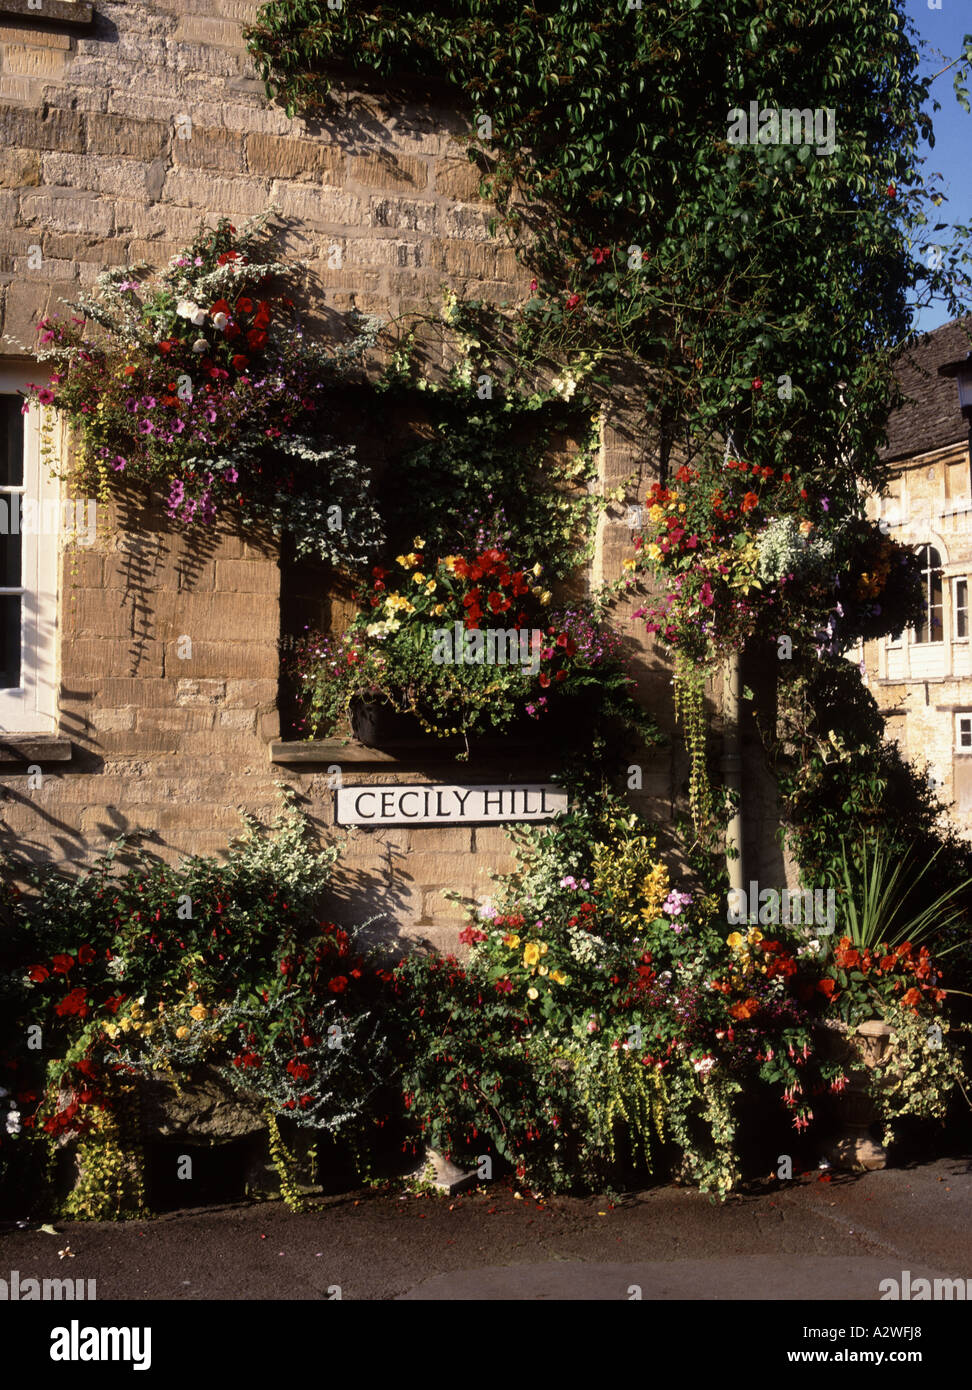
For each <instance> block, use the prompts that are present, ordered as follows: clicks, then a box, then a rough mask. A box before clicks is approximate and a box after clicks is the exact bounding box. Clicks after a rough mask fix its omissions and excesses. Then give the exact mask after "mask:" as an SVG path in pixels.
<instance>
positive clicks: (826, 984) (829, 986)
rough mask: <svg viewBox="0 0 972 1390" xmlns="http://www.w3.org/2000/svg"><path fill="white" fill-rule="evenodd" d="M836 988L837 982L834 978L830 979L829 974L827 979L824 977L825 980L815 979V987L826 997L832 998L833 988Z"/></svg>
mask: <svg viewBox="0 0 972 1390" xmlns="http://www.w3.org/2000/svg"><path fill="white" fill-rule="evenodd" d="M836 988H837V982H836V980H832V979H830V977H829V976H828V977H827V979H825V980H818V981H817V989H818V990H819V991H820V993H821V994H825V995H826V996H827V998H828V999H833V997H834V990H835V989H836Z"/></svg>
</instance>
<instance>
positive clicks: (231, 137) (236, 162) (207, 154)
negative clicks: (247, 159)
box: [172, 124, 243, 174]
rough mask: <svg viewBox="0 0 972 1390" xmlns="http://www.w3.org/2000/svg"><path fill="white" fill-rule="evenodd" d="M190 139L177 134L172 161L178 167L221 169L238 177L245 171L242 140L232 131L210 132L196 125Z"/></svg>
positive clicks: (192, 127)
mask: <svg viewBox="0 0 972 1390" xmlns="http://www.w3.org/2000/svg"><path fill="white" fill-rule="evenodd" d="M187 129H189V130H190V131H191V134H190V135H189V138H188V139H181V138H180V137H179V135H178V132H177V134H176V138H175V139H174V140H173V141H172V158H173V161H174V163H176V164H185V165H188V166H189V167H190V168H196V169H221V170H223V171H224V172H226V173H232V174H238V173H240V172H242V169H243V137H242V135H237V134H235V133H234V132H233V131H230V130H208V129H206V128H204V127H203V126H198V125H195V124H193V125H192V126H190V127H187Z"/></svg>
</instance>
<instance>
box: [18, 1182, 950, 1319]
mask: <svg viewBox="0 0 972 1390" xmlns="http://www.w3.org/2000/svg"><path fill="white" fill-rule="evenodd" d="M56 1229H57V1231H58V1234H57V1235H53V1236H52V1235H47V1234H44V1233H42V1232H40V1231H37V1230H19V1229H16V1228H12V1227H10V1226H9V1225H8V1226H7V1227H5V1228H4V1229H3V1231H2V1232H0V1277H4V1278H7V1277H9V1271H11V1270H14V1269H16V1270H18V1271H19V1274H20V1279H21V1280H24V1279H26V1278H28V1277H30V1276H34V1277H37V1278H44V1277H48V1278H64V1277H66V1276H67V1275H69V1274H70V1276H72V1277H74V1278H85V1279H91V1278H95V1279H96V1280H97V1292H98V1298H99V1299H109V1298H124V1299H133V1298H134V1299H142V1298H148V1299H166V1300H204V1299H286V1300H307V1299H322V1298H328V1297H329V1296H331V1297H333V1296H335V1289H336V1288H339V1289H340V1297H341V1298H343V1299H358V1300H368V1299H408V1300H456V1299H463V1300H469V1299H472V1300H489V1299H509V1298H513V1299H519V1300H543V1299H583V1300H602V1299H610V1300H618V1299H622V1300H624V1299H630V1298H632V1297H633V1296H636V1294H635V1292H634V1290H633V1289H632V1286H637V1289H638V1290H640V1295H641V1297H642V1298H643V1299H684V1298H691V1299H701V1300H706V1299H708V1300H712V1299H715V1300H722V1299H757V1300H763V1299H796V1298H799V1299H810V1300H826V1299H834V1298H837V1299H857V1300H864V1301H867V1300H878V1299H879V1284H880V1282H881V1280H882V1279H886V1278H888V1277H893V1278H896V1279H900V1278H901V1276H902V1273H903V1271H904V1270H909V1271H910V1273H911V1276H912V1278H913V1279H914V1278H918V1277H925V1278H935V1277H938V1278H956V1277H961V1278H963V1279H965V1278H969V1279H972V1157H962V1158H947V1159H940V1160H938V1161H936V1162H934V1163H929V1164H924V1165H921V1166H920V1167H914V1168H910V1169H897V1170H890V1171H887V1172H882V1173H869V1174H865V1175H862V1176H860V1177H850V1176H848V1175H843V1174H841V1175H834V1176H833V1178H832V1180H831V1181H829V1182H825V1181H821V1180H820V1179H819V1177H818V1175H817V1174H816V1173H813V1174H809V1175H805V1176H803V1177H800V1178H797V1179H795V1180H794V1181H792V1182H790V1183H786V1184H775V1183H774V1184H772V1185H770V1184H767V1185H766V1187H765V1188H764V1189H763V1190H761V1191H759V1192H756V1193H753V1194H752V1195H746V1196H742V1197H737V1198H733V1199H731V1200H730V1201H729V1202H727V1203H725V1204H724V1205H719V1204H716V1203H713V1202H711V1201H709V1200H708V1199H707V1198H705V1197H701V1196H700V1195H699V1194H698V1193H695V1192H691V1191H688V1190H685V1189H680V1188H677V1187H665V1188H658V1189H656V1190H653V1191H650V1192H644V1193H639V1194H636V1195H634V1196H630V1197H626V1198H625V1199H623V1200H621V1201H618V1202H617V1203H616V1204H614V1205H612V1204H611V1203H610V1202H609V1201H607V1200H605V1199H598V1198H590V1199H587V1198H580V1199H576V1198H553V1199H550V1200H547V1201H545V1202H543V1203H537V1202H535V1201H533V1200H529V1199H520V1200H518V1199H517V1198H516V1197H515V1196H514V1189H513V1188H510V1187H501V1186H499V1185H497V1186H496V1187H495V1188H491V1189H490V1190H488V1191H487V1190H485V1189H480V1190H479V1191H478V1192H473V1193H468V1194H466V1195H463V1196H457V1197H454V1198H449V1197H439V1196H434V1197H432V1196H422V1197H408V1198H406V1199H405V1200H402V1199H401V1198H400V1197H398V1196H396V1195H388V1194H378V1195H376V1194H372V1193H367V1192H362V1193H356V1194H350V1195H348V1196H343V1197H331V1198H327V1199H325V1200H324V1202H323V1203H322V1205H321V1207H320V1209H319V1210H316V1211H313V1212H308V1213H305V1214H302V1215H300V1216H295V1215H293V1214H291V1213H290V1212H288V1211H287V1210H286V1208H284V1207H283V1206H282V1205H281V1204H280V1203H266V1204H259V1205H242V1206H233V1207H221V1208H206V1209H202V1210H196V1211H181V1212H174V1213H170V1214H167V1215H165V1216H163V1217H160V1218H158V1219H156V1220H154V1221H148V1222H132V1223H126V1224H111V1223H69V1222H59V1223H56ZM68 1245H69V1246H70V1248H71V1249H72V1251H73V1252H74V1258H71V1257H70V1256H66V1257H64V1258H60V1259H59V1258H58V1250H59V1249H64V1247H65V1246H68ZM969 1287H970V1290H972V1284H970V1286H969Z"/></svg>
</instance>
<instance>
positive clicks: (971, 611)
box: [952, 574, 972, 643]
mask: <svg viewBox="0 0 972 1390" xmlns="http://www.w3.org/2000/svg"><path fill="white" fill-rule="evenodd" d="M960 584H964V585H965V628H966V632H965V636H964V637H960V636H959V635H958V615H959V605H958V598H957V592H958V586H959V585H960ZM970 618H972V608H970V606H969V579H968V575H965V574H953V575H952V641H953V642H963V643H964V642H968V640H969V629H970Z"/></svg>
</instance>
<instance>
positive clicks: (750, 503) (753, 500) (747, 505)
mask: <svg viewBox="0 0 972 1390" xmlns="http://www.w3.org/2000/svg"><path fill="white" fill-rule="evenodd" d="M758 506H759V498H758V497H757V496H756V494H755V492H747V493H746V496H745V497H744V498H743V500H742V503H741V505H740V510H741V511H744V512H751V511H752V510H753V508H754V507H758Z"/></svg>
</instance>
